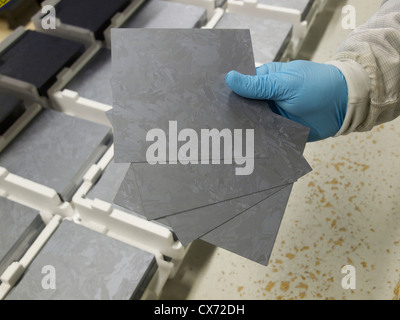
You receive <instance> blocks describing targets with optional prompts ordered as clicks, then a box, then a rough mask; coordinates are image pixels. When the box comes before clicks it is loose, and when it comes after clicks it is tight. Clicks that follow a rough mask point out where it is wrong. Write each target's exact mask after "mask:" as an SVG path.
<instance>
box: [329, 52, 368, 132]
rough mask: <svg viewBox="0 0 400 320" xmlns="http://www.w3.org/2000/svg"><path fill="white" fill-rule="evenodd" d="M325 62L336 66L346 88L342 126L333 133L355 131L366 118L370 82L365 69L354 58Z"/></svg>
mask: <svg viewBox="0 0 400 320" xmlns="http://www.w3.org/2000/svg"><path fill="white" fill-rule="evenodd" d="M326 64H330V65H333V66H335V67H337V68H338V69H339V70H340V71H341V72H342V73H343V75H344V77H345V79H346V82H347V88H348V104H347V112H346V116H345V118H344V121H343V124H342V127H341V128H340V130H339V131H338V133H336V135H335V137H338V136H340V135H343V134H349V133H350V132H353V131H355V130H356V129H357V127H358V126H359V125H360V124H362V123H363V122H364V121H365V119H366V118H367V115H368V112H369V104H370V99H369V95H370V90H371V82H370V79H369V76H368V73H367V71H366V70H365V69H364V68H363V67H362V66H361V65H360V64H359V63H357V62H356V61H354V60H346V61H337V60H333V61H328V62H326Z"/></svg>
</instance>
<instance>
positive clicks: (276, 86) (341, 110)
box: [225, 60, 348, 142]
mask: <svg viewBox="0 0 400 320" xmlns="http://www.w3.org/2000/svg"><path fill="white" fill-rule="evenodd" d="M225 80H226V83H227V85H228V86H229V87H230V88H231V89H232V90H233V91H234V92H236V93H237V94H239V95H241V96H243V97H245V98H249V99H258V100H270V101H268V103H269V105H270V107H271V109H272V111H274V112H276V113H278V114H280V115H282V116H284V117H286V118H288V119H291V120H293V121H297V122H299V123H301V124H303V125H305V126H307V127H309V128H310V129H311V130H310V135H309V137H308V141H309V142H311V141H318V140H322V139H325V138H328V137H332V136H334V135H335V134H336V133H337V132H338V131H339V129H340V128H341V126H342V123H343V121H344V118H345V115H346V111H347V102H348V89H347V83H346V80H345V78H344V76H343V74H342V72H341V71H340V70H339V69H338V68H336V67H334V66H332V65H328V64H320V63H314V62H310V61H301V60H298V61H292V62H288V63H281V62H273V63H267V64H264V65H262V66H260V67H258V68H257V75H256V76H249V75H243V74H241V73H238V72H236V71H231V72H229V73H228V74H227V75H226V79H225Z"/></svg>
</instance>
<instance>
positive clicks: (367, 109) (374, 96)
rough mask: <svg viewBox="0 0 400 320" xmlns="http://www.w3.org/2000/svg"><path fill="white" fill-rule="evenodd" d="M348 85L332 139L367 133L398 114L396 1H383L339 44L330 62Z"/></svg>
mask: <svg viewBox="0 0 400 320" xmlns="http://www.w3.org/2000/svg"><path fill="white" fill-rule="evenodd" d="M327 63H328V64H331V65H334V66H336V67H337V68H339V69H340V70H341V71H342V73H343V75H344V77H345V79H346V82H347V86H348V95H349V96H348V98H349V99H348V107H347V113H346V116H345V119H344V122H343V125H342V127H341V129H340V130H339V132H338V133H337V134H336V136H339V135H342V134H348V133H350V132H353V131H369V130H371V129H372V128H373V127H374V126H376V125H379V124H382V123H384V122H388V121H391V120H393V119H395V118H397V117H398V116H399V115H400V99H399V95H400V1H399V0H386V1H384V2H383V4H382V6H381V8H380V10H379V11H378V12H377V13H376V14H375V15H374V16H372V17H371V18H370V19H369V20H368V22H367V23H365V24H364V25H362V26H360V27H358V28H357V29H355V30H354V31H353V32H352V33H351V34H350V35H349V36H348V38H347V39H346V40H345V41H344V42H343V43H342V44H341V46H340V47H339V49H338V51H337V53H336V54H335V57H334V60H332V61H329V62H327Z"/></svg>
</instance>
